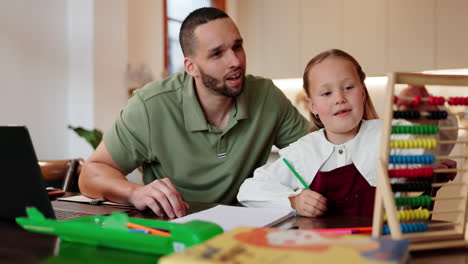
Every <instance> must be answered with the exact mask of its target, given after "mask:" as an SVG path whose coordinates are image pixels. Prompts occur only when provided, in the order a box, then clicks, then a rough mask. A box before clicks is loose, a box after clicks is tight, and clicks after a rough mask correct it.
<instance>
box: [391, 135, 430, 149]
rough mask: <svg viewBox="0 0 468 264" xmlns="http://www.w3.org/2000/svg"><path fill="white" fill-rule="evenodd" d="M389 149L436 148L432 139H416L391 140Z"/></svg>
mask: <svg viewBox="0 0 468 264" xmlns="http://www.w3.org/2000/svg"><path fill="white" fill-rule="evenodd" d="M390 147H391V148H426V149H433V148H435V147H437V140H435V139H434V138H417V139H408V140H391V141H390Z"/></svg>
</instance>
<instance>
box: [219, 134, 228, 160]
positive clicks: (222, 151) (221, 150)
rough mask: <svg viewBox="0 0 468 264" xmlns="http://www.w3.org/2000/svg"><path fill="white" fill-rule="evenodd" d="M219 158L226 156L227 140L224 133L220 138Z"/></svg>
mask: <svg viewBox="0 0 468 264" xmlns="http://www.w3.org/2000/svg"><path fill="white" fill-rule="evenodd" d="M217 156H218V158H219V159H222V158H225V157H226V142H225V140H224V135H220V136H219V138H218V155H217Z"/></svg>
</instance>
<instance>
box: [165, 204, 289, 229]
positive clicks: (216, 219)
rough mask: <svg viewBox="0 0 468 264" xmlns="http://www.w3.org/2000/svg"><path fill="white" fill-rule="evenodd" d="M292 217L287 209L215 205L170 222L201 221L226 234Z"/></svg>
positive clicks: (267, 225) (270, 224)
mask: <svg viewBox="0 0 468 264" xmlns="http://www.w3.org/2000/svg"><path fill="white" fill-rule="evenodd" d="M294 215H295V212H294V211H292V210H289V209H279V208H251V207H240V206H227V205H217V206H215V207H213V208H210V209H207V210H203V211H200V212H198V213H194V214H190V215H187V216H184V217H180V218H176V219H174V220H172V221H171V222H176V223H186V222H189V221H192V220H203V221H208V222H213V223H215V224H218V225H219V226H221V227H222V228H223V229H224V232H227V231H230V230H232V229H234V228H236V227H239V226H248V227H269V226H274V225H276V224H278V223H280V222H282V221H284V220H286V219H288V218H291V217H293V216H294Z"/></svg>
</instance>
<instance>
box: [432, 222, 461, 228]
mask: <svg viewBox="0 0 468 264" xmlns="http://www.w3.org/2000/svg"><path fill="white" fill-rule="evenodd" d="M459 224H460V223H456V222H448V223H432V224H427V227H444V226H454V225H459Z"/></svg>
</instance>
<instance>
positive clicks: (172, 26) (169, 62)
mask: <svg viewBox="0 0 468 264" xmlns="http://www.w3.org/2000/svg"><path fill="white" fill-rule="evenodd" d="M207 6H213V7H217V8H219V9H222V10H225V0H191V1H187V0H165V1H164V21H165V23H164V39H165V41H164V69H165V71H166V72H167V74H173V73H176V72H182V71H184V65H183V63H184V55H183V54H182V49H181V48H180V44H179V31H180V26H181V25H182V21H183V20H184V18H185V17H186V16H187V15H188V14H189V13H190V12H192V11H193V10H195V9H198V8H200V7H207Z"/></svg>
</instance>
